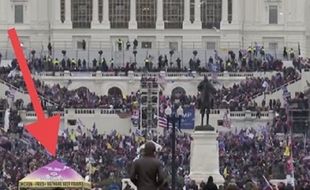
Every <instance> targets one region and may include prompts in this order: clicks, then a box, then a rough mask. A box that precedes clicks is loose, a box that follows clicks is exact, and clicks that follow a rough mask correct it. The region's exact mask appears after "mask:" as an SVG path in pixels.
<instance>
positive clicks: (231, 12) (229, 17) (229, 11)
mask: <svg viewBox="0 0 310 190" xmlns="http://www.w3.org/2000/svg"><path fill="white" fill-rule="evenodd" d="M223 1H228V18H227V20H228V23H229V24H231V21H232V14H233V11H232V0H223Z"/></svg>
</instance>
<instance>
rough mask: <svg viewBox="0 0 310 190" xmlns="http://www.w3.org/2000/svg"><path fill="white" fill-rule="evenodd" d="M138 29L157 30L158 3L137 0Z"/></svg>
mask: <svg viewBox="0 0 310 190" xmlns="http://www.w3.org/2000/svg"><path fill="white" fill-rule="evenodd" d="M136 10H137V23H138V28H155V27H156V15H157V1H154V0H137V9H136Z"/></svg>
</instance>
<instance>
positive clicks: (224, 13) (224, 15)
mask: <svg viewBox="0 0 310 190" xmlns="http://www.w3.org/2000/svg"><path fill="white" fill-rule="evenodd" d="M221 24H228V0H222V22H221Z"/></svg>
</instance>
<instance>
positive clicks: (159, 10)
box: [156, 0, 165, 30]
mask: <svg viewBox="0 0 310 190" xmlns="http://www.w3.org/2000/svg"><path fill="white" fill-rule="evenodd" d="M163 8H164V6H163V0H157V20H156V29H157V30H163V29H165V24H164V19H163V17H164V11H163Z"/></svg>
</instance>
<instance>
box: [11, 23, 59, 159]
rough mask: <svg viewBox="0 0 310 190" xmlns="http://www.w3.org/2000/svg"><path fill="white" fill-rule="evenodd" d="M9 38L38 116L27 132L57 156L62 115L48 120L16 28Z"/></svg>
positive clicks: (27, 127)
mask: <svg viewBox="0 0 310 190" xmlns="http://www.w3.org/2000/svg"><path fill="white" fill-rule="evenodd" d="M8 34H9V37H10V39H11V43H12V46H13V49H14V52H15V56H16V58H17V61H18V64H19V67H20V70H21V72H22V74H23V78H24V81H25V84H26V88H27V90H28V93H29V95H30V99H31V102H32V105H33V108H34V111H35V112H36V114H37V121H36V122H35V123H32V124H29V125H27V126H26V129H27V131H28V132H29V133H30V134H31V135H32V136H33V137H35V138H36V139H37V140H38V141H39V142H40V143H41V144H42V145H43V146H44V147H45V149H46V150H47V151H48V152H49V153H50V154H52V155H53V156H55V154H56V146H57V142H58V131H59V124H60V115H55V116H53V117H50V118H46V117H45V115H44V112H43V108H42V106H41V100H40V98H39V96H38V93H37V90H36V88H35V85H34V82H33V81H32V78H31V73H30V71H29V68H28V65H27V62H26V59H25V56H24V52H23V50H22V48H21V46H20V41H19V39H18V37H17V33H16V30H15V28H12V29H9V30H8Z"/></svg>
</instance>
